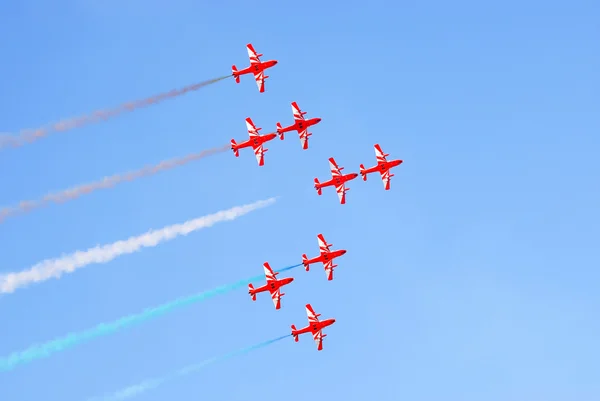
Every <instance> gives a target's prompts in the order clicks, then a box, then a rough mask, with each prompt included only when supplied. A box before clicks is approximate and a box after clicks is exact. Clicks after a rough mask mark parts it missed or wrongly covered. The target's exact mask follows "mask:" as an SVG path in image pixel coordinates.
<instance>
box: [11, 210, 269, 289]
mask: <svg viewBox="0 0 600 401" xmlns="http://www.w3.org/2000/svg"><path fill="white" fill-rule="evenodd" d="M275 201H276V198H269V199H266V200H260V201H257V202H254V203H250V204H247V205H243V206H236V207H233V208H231V209H228V210H222V211H220V212H217V213H214V214H210V215H207V216H203V217H199V218H197V219H193V220H188V221H186V222H184V223H181V224H174V225H172V226H167V227H163V228H161V229H159V230H150V231H148V232H146V233H145V234H142V235H139V236H137V237H130V238H128V239H126V240H122V241H117V242H114V243H112V244H108V245H103V246H100V245H98V246H96V247H94V248H90V249H88V250H86V251H76V252H74V253H72V254H70V255H66V256H63V257H61V258H57V259H46V260H44V261H42V262H39V263H37V264H36V265H34V266H33V267H31V268H30V269H28V270H24V271H21V272H16V273H8V274H2V275H0V293H12V292H14V291H15V290H17V289H19V288H21V287H25V286H28V285H30V284H32V283H38V282H41V281H46V280H48V279H51V278H60V277H61V276H62V275H63V274H65V273H72V272H74V271H75V270H77V269H80V268H82V267H86V266H87V265H89V264H93V263H107V262H110V261H111V260H113V259H115V258H116V257H118V256H121V255H125V254H130V253H134V252H137V251H139V250H140V249H142V248H149V247H154V246H156V245H158V244H160V243H161V242H164V241H169V240H171V239H174V238H176V237H178V236H180V235H188V234H190V233H192V232H194V231H197V230H201V229H203V228H207V227H211V226H212V225H214V224H216V223H219V222H222V221H230V220H235V219H237V218H238V217H241V216H243V215H245V214H247V213H250V212H252V211H254V210H257V209H260V208H263V207H266V206H270V205H272V204H273V203H275Z"/></svg>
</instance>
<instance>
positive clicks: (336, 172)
mask: <svg viewBox="0 0 600 401" xmlns="http://www.w3.org/2000/svg"><path fill="white" fill-rule="evenodd" d="M329 169H330V170H331V176H332V177H339V176H341V175H342V170H343V169H344V168H343V167H342V168H339V167H338V165H337V163H336V162H335V159H334V158H333V157H330V158H329Z"/></svg>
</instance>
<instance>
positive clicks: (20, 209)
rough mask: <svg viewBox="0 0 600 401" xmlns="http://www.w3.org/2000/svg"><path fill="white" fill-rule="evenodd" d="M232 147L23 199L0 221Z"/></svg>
mask: <svg viewBox="0 0 600 401" xmlns="http://www.w3.org/2000/svg"><path fill="white" fill-rule="evenodd" d="M228 149H230V145H225V146H222V147H220V148H214V149H208V150H205V151H202V152H199V153H192V154H190V155H187V156H185V157H181V158H178V159H171V160H166V161H162V162H160V163H159V164H156V165H154V166H146V167H144V168H142V169H139V170H136V171H130V172H127V173H123V174H115V175H112V176H110V177H104V178H103V179H102V180H101V181H96V182H92V183H90V184H84V185H79V186H77V187H74V188H70V189H67V190H64V191H61V192H56V193H52V194H48V195H46V196H44V197H43V198H42V199H39V200H34V201H22V202H20V203H19V204H18V205H16V206H12V207H6V208H4V209H0V223H1V222H2V221H3V220H4V219H6V218H7V217H10V216H14V215H17V214H21V213H26V212H30V211H31V210H34V209H38V208H41V207H43V206H47V205H48V204H49V203H52V202H54V203H63V202H66V201H69V200H73V199H77V198H79V197H80V196H81V195H85V194H89V193H92V192H95V191H97V190H99V189H106V188H111V187H114V186H115V185H117V184H120V183H122V182H124V181H133V180H136V179H138V178H142V177H147V176H149V175H154V174H158V173H160V172H162V171H165V170H170V169H172V168H175V167H179V166H183V165H185V164H187V163H189V162H192V161H196V160H199V159H202V158H204V157H207V156H210V155H213V154H215V153H221V152H225V151H226V150H228Z"/></svg>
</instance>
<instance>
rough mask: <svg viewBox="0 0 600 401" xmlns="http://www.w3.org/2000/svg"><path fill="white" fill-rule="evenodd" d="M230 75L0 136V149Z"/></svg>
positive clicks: (195, 87)
mask: <svg viewBox="0 0 600 401" xmlns="http://www.w3.org/2000/svg"><path fill="white" fill-rule="evenodd" d="M230 76H231V74H230V75H224V76H222V77H219V78H214V79H210V80H208V81H204V82H199V83H196V84H193V85H188V86H184V87H183V88H180V89H173V90H171V91H169V92H164V93H160V94H158V95H154V96H151V97H149V98H146V99H141V100H135V101H133V102H128V103H124V104H122V105H120V106H117V107H115V108H113V109H108V110H97V111H95V112H93V113H91V114H88V115H84V116H80V117H75V118H71V119H68V120H64V121H60V122H58V123H54V124H51V125H50V126H48V127H45V128H38V129H35V130H23V131H21V132H20V133H19V134H17V135H14V136H0V149H2V148H6V147H13V148H16V147H19V146H22V145H24V144H26V143H31V142H35V141H37V140H38V139H40V138H43V137H45V136H46V135H48V134H50V133H52V132H59V131H69V130H71V129H73V128H78V127H82V126H84V125H88V124H92V123H97V122H99V121H100V120H108V119H109V118H112V117H115V116H117V115H119V114H121V113H124V112H126V111H134V110H136V109H139V108H140V107H145V106H149V105H151V104H155V103H158V102H161V101H163V100H166V99H171V98H174V97H177V96H181V95H184V94H186V93H188V92H192V91H197V90H198V89H200V88H203V87H205V86H208V85H211V84H214V83H216V82H219V81H222V80H223V79H225V78H229V77H230Z"/></svg>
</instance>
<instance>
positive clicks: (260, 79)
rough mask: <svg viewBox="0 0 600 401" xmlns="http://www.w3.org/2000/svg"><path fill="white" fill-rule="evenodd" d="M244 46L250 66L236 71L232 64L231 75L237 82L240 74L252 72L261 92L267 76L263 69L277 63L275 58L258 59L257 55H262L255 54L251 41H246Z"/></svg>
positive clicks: (263, 89) (260, 55)
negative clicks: (267, 59)
mask: <svg viewBox="0 0 600 401" xmlns="http://www.w3.org/2000/svg"><path fill="white" fill-rule="evenodd" d="M246 48H247V49H248V57H250V66H249V67H246V68H244V69H242V70H239V71H238V69H237V68H236V66H235V65H233V66H231V75H233V77H234V78H235V82H237V83H238V84H239V83H240V75H244V74H250V73H252V74H254V79H255V80H256V85H257V86H258V91H259V92H261V93H262V92H264V91H265V80H266V79H267V78H269V76H268V75H265V70H266V69H267V68H271V67H273V66H274V65H275V64H277V60H269V61H260V59H259V57H262V54H257V53H256V51H255V50H254V47H253V46H252V44H251V43H248V44H247V45H246Z"/></svg>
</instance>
